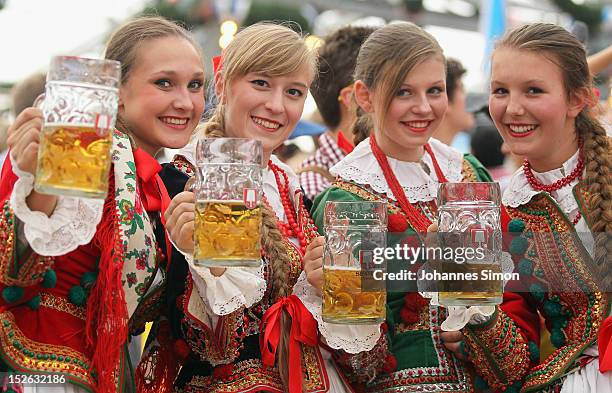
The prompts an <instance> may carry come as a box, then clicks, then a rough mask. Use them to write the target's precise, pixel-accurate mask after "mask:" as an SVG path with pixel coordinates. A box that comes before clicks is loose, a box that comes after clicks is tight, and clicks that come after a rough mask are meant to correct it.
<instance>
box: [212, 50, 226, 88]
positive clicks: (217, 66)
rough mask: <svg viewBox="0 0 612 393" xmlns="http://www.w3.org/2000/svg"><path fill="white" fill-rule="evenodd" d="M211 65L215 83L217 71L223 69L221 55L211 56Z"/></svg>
mask: <svg viewBox="0 0 612 393" xmlns="http://www.w3.org/2000/svg"><path fill="white" fill-rule="evenodd" d="M212 65H213V75H214V77H215V82H216V81H217V78H218V75H219V71H221V67H223V55H219V56H213V58H212Z"/></svg>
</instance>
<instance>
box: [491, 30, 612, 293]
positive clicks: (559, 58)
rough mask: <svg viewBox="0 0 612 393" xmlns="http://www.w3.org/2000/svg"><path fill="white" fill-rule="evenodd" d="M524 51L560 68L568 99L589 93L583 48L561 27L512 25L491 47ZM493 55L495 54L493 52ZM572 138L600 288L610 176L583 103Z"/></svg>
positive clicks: (603, 145)
mask: <svg viewBox="0 0 612 393" xmlns="http://www.w3.org/2000/svg"><path fill="white" fill-rule="evenodd" d="M500 48H510V49H517V50H525V51H530V52H534V53H538V54H541V55H542V56H546V58H547V59H549V60H551V61H552V62H554V63H555V64H557V66H559V69H560V71H561V74H562V75H563V84H564V87H565V90H566V93H567V97H568V98H569V97H570V96H571V95H572V94H578V93H580V91H581V90H587V91H588V93H589V94H591V89H592V77H591V73H590V71H589V66H588V64H587V61H586V57H587V56H586V50H585V48H584V46H583V45H582V44H581V43H580V41H578V39H577V38H576V37H575V36H574V35H573V34H571V33H570V32H568V31H567V30H565V29H564V28H562V27H560V26H557V25H554V24H549V23H533V24H528V25H525V26H521V27H519V28H516V29H514V30H512V31H511V32H509V33H508V34H506V35H505V36H504V37H503V38H502V39H501V40H500V41H499V42H498V43H497V45H496V46H495V49H496V50H497V49H500ZM494 54H495V53H494ZM576 138H579V139H581V140H582V142H583V144H584V155H585V167H586V176H585V182H586V185H587V192H588V194H589V197H588V199H587V208H588V215H589V218H590V222H591V223H592V226H591V230H592V231H593V235H594V237H595V253H594V260H595V262H596V266H595V268H596V269H595V270H596V271H595V272H593V273H594V276H595V277H607V278H605V279H606V280H607V282H604V283H603V284H604V285H603V286H604V288H607V289H608V290H609V289H610V288H612V282H611V281H612V278H611V276H610V275H609V274H608V273H609V269H608V267H607V266H606V265H607V263H606V261H607V256H608V255H611V254H612V240H610V239H608V236H607V235H606V232H607V233H611V232H612V177H611V176H610V165H611V164H612V159H611V157H610V142H609V139H608V137H607V136H606V131H605V129H604V128H603V127H602V125H601V123H599V121H598V120H597V119H596V118H595V117H594V116H593V115H592V114H591V108H590V107H589V106H585V107H584V109H583V110H582V111H581V112H580V113H579V114H578V117H577V118H576Z"/></svg>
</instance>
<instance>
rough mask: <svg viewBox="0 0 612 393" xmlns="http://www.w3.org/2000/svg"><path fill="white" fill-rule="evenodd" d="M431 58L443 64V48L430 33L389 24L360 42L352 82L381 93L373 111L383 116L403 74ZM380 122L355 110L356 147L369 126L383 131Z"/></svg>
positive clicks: (400, 83)
mask: <svg viewBox="0 0 612 393" xmlns="http://www.w3.org/2000/svg"><path fill="white" fill-rule="evenodd" d="M432 56H439V57H440V59H442V60H443V61H444V55H443V51H442V48H441V47H440V45H439V44H438V42H437V41H436V39H435V38H434V37H433V36H432V35H431V34H429V33H427V32H426V31H425V30H423V29H421V28H420V27H418V26H417V25H415V24H413V23H410V22H397V23H392V24H389V25H387V26H383V27H381V28H379V29H377V30H376V31H374V32H373V33H372V34H370V36H369V37H368V39H367V40H366V41H365V42H364V43H363V45H362V46H361V49H360V50H359V55H358V56H357V63H356V65H355V73H354V75H353V79H354V80H361V81H362V82H363V83H364V84H365V85H366V87H367V88H368V90H370V91H371V92H373V91H377V92H379V93H381V94H383V99H382V100H381V101H380V104H379V107H377V108H374V110H375V111H376V112H378V113H380V114H384V113H386V112H387V110H388V109H389V106H390V105H391V101H392V100H393V97H394V96H395V93H396V92H397V90H399V88H400V86H401V85H402V83H404V79H405V78H406V75H408V73H410V71H412V69H413V68H414V67H416V66H417V65H418V64H419V63H421V62H423V61H424V60H426V59H428V58H430V57H432ZM383 120H384V116H381V117H380V124H373V121H372V119H371V116H370V115H369V114H367V113H365V112H362V111H359V110H357V120H356V121H355V123H354V125H353V133H354V134H355V144H358V143H359V142H361V141H362V140H364V139H365V138H367V137H368V132H367V131H368V128H369V127H371V126H377V127H379V129H382V128H383V127H384V124H383Z"/></svg>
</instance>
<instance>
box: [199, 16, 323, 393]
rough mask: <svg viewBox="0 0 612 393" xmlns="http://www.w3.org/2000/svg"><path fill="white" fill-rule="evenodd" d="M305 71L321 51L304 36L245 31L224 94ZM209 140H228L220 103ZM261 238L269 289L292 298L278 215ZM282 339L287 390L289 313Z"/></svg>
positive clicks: (282, 29) (229, 53)
mask: <svg viewBox="0 0 612 393" xmlns="http://www.w3.org/2000/svg"><path fill="white" fill-rule="evenodd" d="M304 67H306V69H307V70H308V72H310V75H313V76H314V73H315V71H316V69H317V60H316V53H315V52H314V51H312V50H311V49H310V48H309V47H308V46H307V45H306V42H305V41H304V37H302V36H301V35H300V34H298V33H296V32H295V31H293V30H291V29H290V28H288V27H286V26H284V25H278V24H273V23H258V24H255V25H252V26H249V27H247V28H245V29H244V30H241V31H240V32H239V33H238V34H237V35H236V37H235V38H234V40H233V41H232V42H231V43H230V44H229V45H228V46H227V48H225V50H224V51H223V60H222V66H221V69H220V70H219V71H218V72H219V75H218V76H217V77H221V78H222V86H221V95H223V94H225V92H227V91H229V87H230V85H231V83H232V82H233V81H234V80H236V79H237V78H239V77H241V76H244V75H246V74H248V73H250V72H257V73H260V74H263V75H267V76H271V77H273V76H283V75H290V74H293V73H295V72H298V71H300V70H303V69H304ZM200 132H202V133H204V135H206V136H208V137H223V136H225V105H224V104H223V103H222V102H221V100H219V104H218V105H217V107H216V108H215V110H214V112H213V114H212V116H211V117H210V119H209V120H208V121H207V122H206V123H205V124H204V125H203V126H202V128H201V131H200ZM262 212H263V225H262V233H261V240H262V246H263V250H264V253H265V255H266V259H267V261H268V263H269V268H270V271H271V274H270V286H271V288H272V294H273V296H274V297H275V299H276V300H278V299H279V298H281V297H285V296H289V295H291V291H292V289H291V286H290V284H289V276H290V274H289V273H290V271H289V268H290V264H291V260H290V259H289V255H288V254H287V248H286V247H287V245H286V244H285V241H284V239H283V236H282V234H281V232H280V230H279V229H278V227H277V224H276V215H275V213H274V212H273V211H272V210H270V209H269V208H265V207H264V208H263V209H262ZM281 327H282V329H281V341H280V343H279V348H278V350H277V365H278V370H279V373H280V376H281V380H282V381H283V384H284V385H285V386H288V381H289V373H288V366H287V365H288V351H289V348H288V343H289V341H288V338H289V332H290V330H291V318H290V317H289V315H288V314H287V313H286V312H283V314H282V317H281Z"/></svg>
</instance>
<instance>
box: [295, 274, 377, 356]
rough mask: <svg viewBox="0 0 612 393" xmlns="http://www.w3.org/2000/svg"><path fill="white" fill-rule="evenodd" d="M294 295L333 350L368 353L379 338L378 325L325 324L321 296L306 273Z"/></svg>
mask: <svg viewBox="0 0 612 393" xmlns="http://www.w3.org/2000/svg"><path fill="white" fill-rule="evenodd" d="M293 294H294V295H296V296H297V297H298V298H299V299H300V300H301V301H302V303H304V306H306V308H307V309H308V311H310V313H311V314H312V316H313V317H314V318H315V319H316V320H317V324H318V325H319V332H321V334H322V335H323V337H325V340H326V341H327V345H328V346H329V347H331V348H333V349H342V350H344V351H346V352H348V353H352V354H355V353H359V352H363V351H370V350H372V348H374V346H375V345H376V342H377V341H378V339H379V338H380V334H381V333H380V325H378V324H376V325H358V326H352V325H339V324H332V323H326V322H324V321H323V317H322V315H321V296H319V295H318V294H317V293H316V290H315V288H314V287H313V286H312V285H310V284H309V283H308V281H307V280H306V273H304V272H302V274H301V275H300V278H299V279H298V281H297V283H296V284H295V286H294V287H293Z"/></svg>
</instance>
